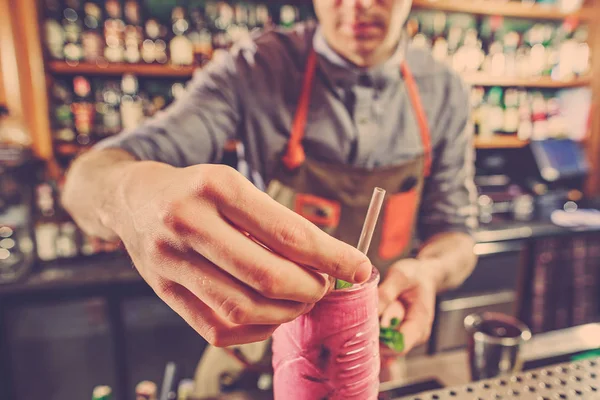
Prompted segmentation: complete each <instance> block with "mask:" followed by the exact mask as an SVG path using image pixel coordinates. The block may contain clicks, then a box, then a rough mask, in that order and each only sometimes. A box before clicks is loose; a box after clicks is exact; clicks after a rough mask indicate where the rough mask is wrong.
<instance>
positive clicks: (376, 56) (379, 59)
mask: <svg viewBox="0 0 600 400" xmlns="http://www.w3.org/2000/svg"><path fill="white" fill-rule="evenodd" d="M400 40H401V38H400V37H392V38H390V37H388V38H386V39H385V40H384V41H383V42H382V43H381V45H380V46H379V47H377V49H375V50H374V51H371V52H368V53H365V54H358V53H348V52H347V51H344V49H342V48H337V47H336V46H335V45H332V43H331V42H330V41H328V40H327V38H326V37H325V41H326V42H327V45H328V46H329V47H330V48H331V49H332V50H333V51H335V52H336V53H337V55H338V56H340V57H341V58H343V59H344V60H346V61H347V62H349V63H350V64H352V65H354V66H356V67H358V68H364V69H368V68H373V67H377V66H379V65H381V64H383V63H385V62H386V61H387V60H389V59H390V58H391V57H392V56H393V55H394V54H395V53H396V51H397V50H398V46H399V45H400Z"/></svg>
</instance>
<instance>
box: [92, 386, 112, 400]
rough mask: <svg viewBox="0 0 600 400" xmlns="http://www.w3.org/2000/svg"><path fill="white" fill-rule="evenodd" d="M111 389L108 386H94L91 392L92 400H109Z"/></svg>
mask: <svg viewBox="0 0 600 400" xmlns="http://www.w3.org/2000/svg"><path fill="white" fill-rule="evenodd" d="M111 399H112V388H111V387H110V386H106V385H103V386H96V387H95V388H94V390H93V392H92V400H111Z"/></svg>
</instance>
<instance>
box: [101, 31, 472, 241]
mask: <svg viewBox="0 0 600 400" xmlns="http://www.w3.org/2000/svg"><path fill="white" fill-rule="evenodd" d="M311 46H312V47H314V49H315V51H316V52H317V54H318V67H317V73H316V76H315V81H314V82H313V90H312V94H311V102H310V110H309V114H308V122H307V126H306V131H305V139H304V142H303V143H304V146H305V150H306V152H307V154H309V155H310V156H311V157H312V158H316V159H319V160H322V161H329V162H335V163H345V164H348V165H354V166H363V167H366V168H373V167H381V166H389V165H397V164H402V163H403V162H406V161H407V160H410V159H412V158H414V157H415V156H418V155H420V154H422V153H423V146H422V144H421V138H420V133H419V128H418V126H417V122H416V118H415V114H414V112H413V110H412V106H411V104H410V99H409V98H408V95H407V90H406V87H405V84H404V81H403V78H402V76H401V74H400V68H399V66H400V62H402V61H403V60H406V62H407V63H408V66H409V68H410V69H411V71H412V73H413V75H414V77H415V80H416V82H417V86H418V88H419V92H420V96H421V100H422V103H423V106H424V109H425V113H426V115H427V119H428V123H429V127H430V131H431V132H430V135H431V143H432V148H433V164H432V173H431V176H430V177H429V178H428V179H427V181H426V184H425V188H424V193H423V201H422V205H421V209H420V214H419V224H418V228H419V233H420V235H421V237H422V238H423V239H426V238H427V237H430V236H431V235H433V234H435V233H438V232H442V231H464V232H470V231H471V230H472V229H473V228H474V227H475V226H476V224H477V219H476V212H477V209H476V206H475V187H474V184H473V170H474V166H473V153H474V150H473V144H472V130H471V129H470V127H471V124H470V123H469V98H468V88H467V87H466V86H465V84H464V83H463V82H462V80H461V79H460V78H459V77H458V76H457V75H456V74H455V73H454V72H453V71H451V70H450V69H449V68H448V67H446V66H445V65H443V64H441V63H438V62H436V61H434V59H433V58H432V56H431V55H430V54H429V53H428V52H426V51H423V50H419V49H412V48H410V47H409V46H408V45H407V41H406V39H404V40H402V41H401V43H400V45H399V47H398V50H397V51H396V52H395V54H393V56H392V57H391V58H390V59H389V60H388V61H386V62H385V63H383V64H381V65H379V66H377V67H375V68H370V69H360V68H357V67H355V66H353V65H351V64H349V63H348V62H346V61H345V60H344V59H343V58H341V57H340V56H339V55H338V54H337V53H336V52H335V51H333V50H332V49H331V48H330V47H329V46H328V44H327V42H326V41H325V39H324V37H323V35H322V34H321V32H320V30H319V29H318V27H317V26H316V25H315V24H311V23H303V24H299V25H297V26H296V27H295V28H294V29H293V30H271V31H267V32H263V33H261V34H258V35H255V36H254V37H253V38H252V39H251V40H250V39H249V40H246V41H242V42H240V43H238V44H237V45H236V46H235V47H234V48H233V49H232V50H231V51H229V52H221V53H218V54H216V55H215V57H214V58H213V60H212V61H211V62H210V63H209V64H208V65H206V66H205V67H204V68H202V69H200V70H198V71H197V72H196V73H195V75H194V78H193V79H192V81H191V82H190V83H189V85H188V87H187V91H186V94H185V96H183V97H182V98H179V99H178V100H177V101H176V102H175V103H174V104H172V105H171V106H170V107H169V108H167V109H166V110H165V112H163V113H161V114H160V115H158V116H156V117H154V118H152V119H149V120H147V121H146V122H145V123H143V124H142V125H141V126H139V127H138V128H136V129H135V130H133V131H130V132H124V133H122V134H120V135H118V136H115V137H113V138H110V139H108V140H105V141H104V142H101V143H100V144H99V146H98V147H100V148H109V147H113V148H114V147H117V148H122V149H124V150H126V151H128V152H129V153H131V154H133V155H134V156H135V157H137V158H138V159H140V160H155V161H161V162H165V163H168V164H172V165H174V166H178V167H185V166H189V165H194V164H201V163H217V162H219V160H220V159H221V156H222V151H223V150H222V149H223V147H224V144H225V142H226V141H227V140H228V139H234V138H236V139H239V140H241V141H242V143H243V144H244V148H245V155H246V159H247V162H248V164H249V167H250V169H251V171H252V174H253V176H254V177H255V179H254V180H255V181H256V180H262V181H263V182H268V180H269V179H270V178H271V176H272V175H273V172H274V170H275V168H278V167H279V164H278V160H279V158H280V156H281V154H282V151H283V149H284V147H285V146H286V143H287V140H288V138H289V134H290V127H291V125H292V119H293V117H294V112H295V109H296V105H297V101H298V97H299V95H300V91H301V87H302V78H303V71H304V67H305V64H306V59H307V56H308V53H309V50H310V48H311ZM255 183H256V182H255ZM258 186H261V185H260V184H259V185H258Z"/></svg>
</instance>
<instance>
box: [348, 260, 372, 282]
mask: <svg viewBox="0 0 600 400" xmlns="http://www.w3.org/2000/svg"><path fill="white" fill-rule="evenodd" d="M372 272H373V265H372V264H371V261H369V260H368V259H367V260H366V261H363V262H361V263H360V264H359V265H358V268H357V269H356V271H355V272H354V277H353V279H352V280H353V281H354V282H356V283H363V282H365V281H366V280H367V279H369V278H370V277H371V273H372Z"/></svg>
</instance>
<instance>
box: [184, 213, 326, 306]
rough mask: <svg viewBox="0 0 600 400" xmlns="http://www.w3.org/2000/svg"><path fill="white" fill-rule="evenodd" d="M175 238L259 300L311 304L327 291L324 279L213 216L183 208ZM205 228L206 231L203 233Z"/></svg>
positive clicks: (212, 214) (220, 218) (324, 277)
mask: <svg viewBox="0 0 600 400" xmlns="http://www.w3.org/2000/svg"><path fill="white" fill-rule="evenodd" d="M183 207H184V209H183V210H182V212H183V215H185V216H186V220H185V221H179V222H178V223H177V227H176V228H175V230H176V233H177V235H178V236H179V237H180V238H183V239H184V241H185V242H186V243H187V245H188V246H190V247H191V248H192V249H194V250H195V251H196V252H198V253H199V254H201V255H202V256H204V257H205V258H206V259H208V260H209V261H210V262H211V263H212V264H214V265H217V266H218V267H219V268H221V269H223V270H224V271H225V272H227V273H228V274H229V275H231V276H233V277H234V278H236V279H237V280H239V281H241V282H243V283H245V284H246V285H248V286H250V287H251V288H253V289H254V290H256V291H257V292H258V293H260V294H261V295H262V296H263V297H266V298H270V299H278V300H291V301H297V302H300V303H314V302H316V301H318V300H320V299H321V298H322V297H323V296H324V295H325V293H326V292H327V290H328V288H329V282H328V280H327V277H326V276H324V275H323V274H320V273H318V272H315V271H309V270H308V269H306V268H303V267H301V266H299V265H298V264H295V263H294V262H292V261H290V260H287V259H285V258H283V257H281V256H280V255H278V254H275V253H273V252H272V251H270V250H268V249H266V248H265V247H263V246H261V245H260V244H257V243H256V242H254V241H253V240H252V239H250V238H249V237H248V236H246V235H244V234H243V233H242V232H240V231H239V230H237V229H236V228H235V227H233V226H232V225H230V224H229V223H228V222H227V221H224V220H223V219H222V217H221V216H220V215H218V214H216V213H206V212H202V210H200V211H199V210H198V209H194V207H193V204H191V205H186V206H183ZM207 227H210V228H209V232H207Z"/></svg>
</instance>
